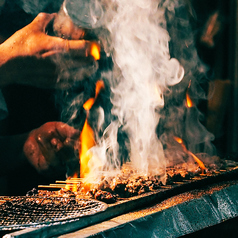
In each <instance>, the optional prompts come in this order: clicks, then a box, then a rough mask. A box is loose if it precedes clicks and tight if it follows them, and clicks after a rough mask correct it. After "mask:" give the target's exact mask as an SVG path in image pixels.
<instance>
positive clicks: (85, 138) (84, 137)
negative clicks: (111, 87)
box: [80, 80, 104, 178]
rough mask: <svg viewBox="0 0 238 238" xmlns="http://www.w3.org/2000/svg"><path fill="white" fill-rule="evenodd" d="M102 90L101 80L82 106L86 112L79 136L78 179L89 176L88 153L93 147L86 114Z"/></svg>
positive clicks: (92, 133)
mask: <svg viewBox="0 0 238 238" xmlns="http://www.w3.org/2000/svg"><path fill="white" fill-rule="evenodd" d="M102 88H104V83H103V81H102V80H99V81H98V82H97V83H96V90H95V97H94V98H90V99H89V100H88V101H86V102H85V103H84V105H83V107H84V109H85V110H86V111H87V118H86V120H85V123H84V126H83V130H82V132H81V135H80V146H81V150H80V177H81V178H85V177H87V175H88V174H89V172H90V171H89V166H88V162H89V160H90V159H91V157H92V155H91V154H90V153H89V152H88V150H89V149H90V148H92V147H93V146H94V145H95V140H94V132H93V130H92V128H91V127H90V125H89V124H88V114H89V110H90V109H91V108H92V106H93V104H94V102H95V100H96V98H97V96H98V94H99V92H100V90H101V89H102Z"/></svg>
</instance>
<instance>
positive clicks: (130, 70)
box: [92, 0, 184, 173]
mask: <svg viewBox="0 0 238 238" xmlns="http://www.w3.org/2000/svg"><path fill="white" fill-rule="evenodd" d="M160 3H161V1H159V0H157V1H153V0H139V1H138V0H137V1H134V0H115V1H111V2H109V1H107V9H106V12H105V16H104V17H105V27H106V28H107V29H108V30H109V32H110V34H109V37H110V40H109V42H110V43H111V49H112V51H111V52H110V53H111V55H112V58H113V62H114V68H113V72H112V75H113V76H112V77H111V78H110V79H109V81H110V84H111V90H112V93H113V96H112V98H111V101H112V103H113V108H112V114H113V115H115V116H116V118H117V120H116V121H113V122H112V123H111V125H110V126H109V127H108V128H107V129H106V130H105V132H104V137H103V138H102V140H101V141H100V142H99V145H98V146H96V147H94V148H92V151H93V154H94V155H95V156H96V157H97V158H100V160H101V162H102V168H105V167H109V168H111V166H109V165H108V162H109V161H110V164H111V165H113V166H116V167H117V166H118V165H119V164H120V163H119V161H118V143H117V133H118V129H119V127H122V130H123V131H125V132H126V133H127V135H128V137H129V142H130V154H129V157H130V160H131V162H132V164H133V166H134V167H135V168H136V169H137V170H139V171H142V172H144V173H147V172H148V171H149V172H153V170H155V171H154V172H158V169H161V168H165V165H166V161H165V157H164V152H163V147H162V144H161V142H160V141H159V139H158V137H157V134H156V127H157V125H158V123H159V120H160V110H161V108H163V106H164V92H165V91H166V90H167V88H168V86H171V85H174V84H177V83H179V82H180V81H181V80H182V78H183V76H184V69H183V67H182V66H181V65H180V64H179V62H178V60H176V59H175V58H171V56H170V52H169V40H170V36H169V34H168V31H167V30H166V29H165V28H164V27H163V26H164V25H165V21H166V20H165V12H164V10H165V8H159V7H158V6H159V4H160ZM105 48H107V46H106V47H105ZM108 151H109V153H106V152H108ZM108 155H109V156H110V158H108Z"/></svg>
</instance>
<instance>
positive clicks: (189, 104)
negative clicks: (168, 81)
mask: <svg viewBox="0 0 238 238" xmlns="http://www.w3.org/2000/svg"><path fill="white" fill-rule="evenodd" d="M186 106H187V107H188V108H191V107H193V106H194V103H193V101H192V99H191V98H190V96H189V93H188V92H187V93H186Z"/></svg>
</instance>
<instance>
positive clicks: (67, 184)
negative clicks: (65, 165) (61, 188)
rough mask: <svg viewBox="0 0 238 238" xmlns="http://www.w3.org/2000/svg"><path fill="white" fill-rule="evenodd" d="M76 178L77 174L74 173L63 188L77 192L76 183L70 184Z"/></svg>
mask: <svg viewBox="0 0 238 238" xmlns="http://www.w3.org/2000/svg"><path fill="white" fill-rule="evenodd" d="M77 177H78V175H77V173H75V174H74V175H73V177H72V178H69V179H67V180H66V186H65V188H66V189H68V190H71V191H73V192H77V190H78V189H77V184H78V183H77V182H76V183H72V180H74V179H76V178H77Z"/></svg>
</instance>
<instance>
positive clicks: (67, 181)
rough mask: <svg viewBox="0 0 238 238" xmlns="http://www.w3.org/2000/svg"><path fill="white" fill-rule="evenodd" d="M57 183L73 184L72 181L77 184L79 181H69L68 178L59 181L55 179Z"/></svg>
mask: <svg viewBox="0 0 238 238" xmlns="http://www.w3.org/2000/svg"><path fill="white" fill-rule="evenodd" d="M55 182H56V183H57V184H59V183H66V184H68V183H69V184H71V183H72V184H73V183H76V184H78V183H79V181H69V180H66V181H64V180H63V181H60V180H57V181H55Z"/></svg>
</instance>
